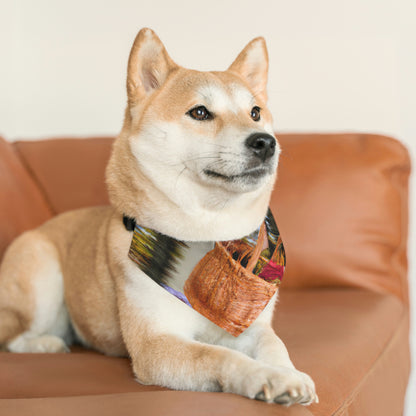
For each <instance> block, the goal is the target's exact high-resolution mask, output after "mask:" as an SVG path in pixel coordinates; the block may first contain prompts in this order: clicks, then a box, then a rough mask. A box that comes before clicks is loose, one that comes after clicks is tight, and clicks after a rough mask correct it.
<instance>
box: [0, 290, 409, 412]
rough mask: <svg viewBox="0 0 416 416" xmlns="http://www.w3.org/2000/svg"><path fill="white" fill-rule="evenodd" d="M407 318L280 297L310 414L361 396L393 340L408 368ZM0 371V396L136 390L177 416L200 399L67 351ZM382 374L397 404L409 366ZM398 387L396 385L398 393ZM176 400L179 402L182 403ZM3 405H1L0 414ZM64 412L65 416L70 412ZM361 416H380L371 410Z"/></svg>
mask: <svg viewBox="0 0 416 416" xmlns="http://www.w3.org/2000/svg"><path fill="white" fill-rule="evenodd" d="M405 319H406V311H405V307H404V306H403V305H402V304H401V302H400V301H399V300H398V299H397V298H396V297H394V296H391V295H381V294H376V293H371V292H367V291H363V290H348V289H347V290H346V289H315V290H293V291H292V290H287V291H286V292H284V293H282V294H281V296H280V302H279V305H278V307H277V309H276V319H275V322H274V328H275V330H276V332H277V333H278V334H279V336H280V337H281V338H282V340H283V341H284V342H285V343H286V346H287V347H288V350H289V351H290V354H291V357H292V360H293V362H294V364H295V366H296V367H297V368H299V369H300V370H302V371H305V372H307V373H308V374H310V375H311V377H312V378H313V379H314V380H315V383H316V387H317V392H318V395H319V397H320V403H319V404H317V405H316V404H314V405H312V406H310V407H308V408H307V411H308V412H310V413H311V414H314V415H331V414H334V413H335V412H336V411H337V410H338V409H340V408H343V407H345V406H346V405H347V404H348V403H349V401H350V400H352V397H351V395H352V394H354V395H356V394H358V393H359V391H360V389H361V387H360V386H361V384H362V383H363V381H365V380H366V378H367V377H368V374H371V373H372V371H373V368H374V367H375V366H376V365H377V363H378V360H379V358H380V356H382V355H383V354H385V352H384V350H385V348H386V346H387V345H389V344H391V343H392V340H393V339H395V338H396V344H394V347H393V348H390V350H389V351H388V355H389V357H390V359H391V358H392V359H393V361H394V362H403V364H406V363H407V360H405V357H408V349H407V348H408V347H407V339H406V337H407V332H406V331H405V332H403V331H401V332H398V328H400V327H401V325H402V324H403V323H404V324H405V323H406V322H405ZM397 341H399V342H398V343H397ZM0 368H1V369H2V371H1V372H0V398H2V399H6V398H9V399H12V398H24V397H25V398H36V397H37V398H40V397H63V396H65V397H68V396H69V397H71V396H80V395H88V396H95V397H96V400H94V401H95V402H97V401H100V400H101V399H98V397H97V395H106V394H117V396H115V397H116V399H115V402H114V404H113V405H112V406H113V407H112V408H113V409H116V408H117V406H119V405H118V404H117V401H118V400H120V401H121V402H120V403H123V402H124V400H125V396H123V395H121V394H120V393H127V392H138V393H140V394H141V396H140V397H144V396H143V393H145V392H149V391H152V394H153V396H154V400H156V401H163V402H165V403H169V402H170V401H172V403H174V404H172V406H173V407H175V406H176V408H177V409H178V410H177V413H178V414H179V410H180V411H181V413H182V415H194V414H195V413H192V412H191V409H192V406H190V405H191V404H192V403H194V404H195V403H197V402H198V401H199V400H200V398H199V395H195V394H194V393H189V392H187V393H185V392H172V393H170V394H169V395H166V394H165V393H166V392H165V391H164V390H165V389H162V388H160V387H157V386H143V385H140V384H138V383H136V382H135V381H134V379H133V374H132V372H131V368H130V364H129V361H128V360H127V359H123V358H111V357H105V356H103V355H100V354H98V353H95V352H90V351H86V350H79V349H78V351H77V352H74V353H72V354H38V355H33V354H10V353H2V354H0ZM383 373H384V374H383V377H382V379H385V378H386V377H387V376H388V375H389V374H390V373H391V374H392V375H395V379H394V380H395V381H394V385H393V386H392V385H391V383H385V382H380V379H375V380H372V383H373V384H374V385H376V386H377V387H378V390H379V391H380V393H381V394H382V395H384V397H386V400H387V397H388V394H391V396H393V397H396V398H397V399H396V400H398V401H399V403H400V400H402V399H403V394H404V389H403V387H405V385H406V382H407V375H408V367H407V366H406V365H402V366H401V368H400V371H397V370H395V369H394V366H393V367H390V366H388V367H387V368H385V370H384V371H383ZM395 386H400V388H399V389H397V387H396V390H395ZM391 388H393V390H391ZM178 396H179V397H181V398H182V400H183V401H184V402H183V403H182V404H181V400H180V399H179V398H178ZM222 396H223V394H222V393H216V394H213V401H212V403H217V398H218V400H222ZM99 397H101V396H99ZM129 397H133V396H129ZM132 400H133V401H134V399H132ZM148 400H149V399H148V398H146V400H144V401H143V402H142V401H140V403H141V406H148V407H149V408H151V409H157V407H156V408H155V407H154V406H155V405H154V403H153V404H152V402H153V400H151V401H150V402H149V403H148ZM380 400H382V398H381V399H380ZM388 400H390V398H389V399H388ZM2 403H3V401H0V414H2V413H1V409H2ZM12 403H16V402H12ZM35 403H36V402H35ZM53 403H59V401H57V402H53ZM75 403H77V402H75ZM244 403H246V404H247V405H248V408H247V410H248V409H249V408H251V407H250V406H251V405H250V404H249V403H247V400H246V399H244V398H242V397H237V398H236V397H233V399H232V401H231V402H227V401H226V402H224V404H223V405H224V406H225V407H226V408H228V409H229V411H232V409H233V406H237V408H238V407H239V406H243V407H244ZM366 403H368V402H367V401H366ZM3 405H4V404H3ZM6 405H7V401H6ZM120 405H121V404H120ZM92 406H93V407H94V406H97V404H96V403H95V404H92ZM109 406H111V405H110V404H109ZM152 406H153V407H152ZM256 406H257V405H256ZM377 406H379V404H376V403H374V404H371V402H370V403H369V404H367V408H368V409H369V410H371V409H372V408H374V409H377V408H378V407H377ZM262 407H263V410H264V411H267V410H268V409H269V407H270V406H268V405H267V404H261V406H260V408H262ZM272 407H274V410H273V411H274V412H275V413H273V414H277V415H281V414H282V415H284V414H291V413H284V412H281V409H282V408H281V407H280V406H277V405H275V406H272ZM296 407H297V408H298V409H299V410H298V412H299V413H294V414H296V415H297V414H299V415H301V414H309V413H304V410H303V409H304V408H302V407H301V406H296ZM69 408H71V406H69ZM260 408H259V409H260ZM253 409H255V408H253ZM142 410H144V409H143V408H142ZM152 411H153V410H152ZM155 411H156V410H155ZM63 414H69V411H68V413H63ZM146 414H153V413H151V412H150V413H146ZM154 414H157V413H154ZM172 414H176V413H172ZM224 414H227V413H224ZM243 414H245V413H243ZM247 414H251V413H250V412H248V413H247ZM253 414H255V413H253ZM266 414H267V413H266ZM357 414H359V413H357ZM366 414H368V415H372V414H379V413H371V412H370V411H369V412H368V413H366ZM393 414H395V413H390V415H393ZM397 414H399V413H397Z"/></svg>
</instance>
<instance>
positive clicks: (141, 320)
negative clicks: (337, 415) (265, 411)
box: [119, 298, 315, 404]
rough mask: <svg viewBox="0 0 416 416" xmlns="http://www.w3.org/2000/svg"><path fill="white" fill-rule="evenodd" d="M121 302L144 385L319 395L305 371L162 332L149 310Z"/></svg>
mask: <svg viewBox="0 0 416 416" xmlns="http://www.w3.org/2000/svg"><path fill="white" fill-rule="evenodd" d="M119 301H120V298H119ZM120 306H122V307H120V310H119V312H120V322H121V328H122V333H123V339H124V341H125V343H126V346H127V349H128V351H129V354H130V356H131V359H132V364H133V369H134V372H135V375H136V377H137V379H138V381H140V382H141V383H144V384H158V385H162V386H165V387H169V388H172V389H183V390H196V391H220V390H222V391H224V392H229V393H236V394H240V395H242V396H246V397H249V398H257V399H260V400H264V401H267V402H273V401H275V402H278V403H284V404H290V403H294V402H300V403H303V404H309V403H311V402H312V401H313V400H314V398H315V397H314V395H313V391H312V390H309V389H308V384H307V382H306V379H305V376H304V375H303V373H300V372H298V371H296V370H294V369H291V368H287V367H284V366H279V367H271V366H269V365H265V364H263V363H260V362H258V361H256V360H254V359H252V358H250V357H248V356H247V355H245V354H243V353H242V352H239V351H234V350H231V349H229V348H226V347H223V346H218V345H210V344H204V343H201V342H197V341H193V340H190V339H187V338H186V337H185V336H180V335H176V334H174V333H168V332H167V331H165V332H162V331H160V330H156V329H155V327H157V322H154V320H153V321H152V319H150V318H149V317H148V316H146V315H147V314H148V311H146V312H144V311H143V310H140V308H136V307H135V306H134V304H133V303H131V302H129V301H128V299H126V298H124V299H121V304H120ZM190 312H192V313H195V312H193V311H190ZM157 318H160V317H159V316H157V317H156V319H157ZM152 322H153V323H152Z"/></svg>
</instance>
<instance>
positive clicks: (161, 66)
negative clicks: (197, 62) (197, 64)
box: [127, 28, 178, 105]
mask: <svg viewBox="0 0 416 416" xmlns="http://www.w3.org/2000/svg"><path fill="white" fill-rule="evenodd" d="M177 67H178V66H177V65H176V64H175V63H174V62H173V61H172V59H171V58H170V56H169V55H168V53H167V52H166V49H165V47H164V46H163V43H162V42H161V40H160V39H159V38H158V36H157V35H156V34H155V32H153V30H151V29H148V28H144V29H142V30H141V31H140V32H139V33H138V34H137V36H136V39H135V40H134V43H133V47H132V48H131V51H130V57H129V63H128V69H127V95H128V99H129V104H131V105H134V104H136V103H137V102H138V101H139V100H140V99H143V98H145V97H146V96H147V95H149V94H151V93H152V92H154V91H155V90H156V89H158V88H160V87H161V86H162V84H163V83H164V82H165V81H166V79H167V77H168V75H169V73H170V72H171V71H173V70H174V69H176V68H177Z"/></svg>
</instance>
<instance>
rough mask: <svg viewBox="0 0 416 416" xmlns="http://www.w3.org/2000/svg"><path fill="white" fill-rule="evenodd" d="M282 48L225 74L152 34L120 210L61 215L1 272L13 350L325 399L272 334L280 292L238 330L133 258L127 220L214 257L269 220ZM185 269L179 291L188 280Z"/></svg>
mask: <svg viewBox="0 0 416 416" xmlns="http://www.w3.org/2000/svg"><path fill="white" fill-rule="evenodd" d="M267 71H268V56H267V50H266V45H265V41H264V40H263V39H262V38H256V39H254V40H252V41H251V42H250V43H249V44H248V45H247V46H246V47H245V49H244V50H243V51H242V52H241V53H240V54H239V56H238V57H237V58H236V60H235V61H234V62H233V63H232V65H231V66H230V67H229V68H228V70H226V71H223V72H199V71H195V70H189V69H185V68H183V67H180V66H178V65H177V64H176V63H175V62H174V61H173V60H172V59H171V58H170V57H169V55H168V53H167V52H166V50H165V48H164V46H163V44H162V42H161V41H160V40H159V38H158V37H157V36H156V35H155V33H154V32H153V31H152V30H150V29H143V30H141V31H140V32H139V34H138V35H137V37H136V39H135V41H134V44H133V47H132V50H131V53H130V57H129V62H128V73H127V95H128V105H127V109H126V112H125V120H124V124H123V127H122V130H121V133H120V135H119V137H118V138H117V139H116V141H115V142H114V145H113V150H112V155H111V159H110V161H109V164H108V167H107V171H106V180H107V184H108V191H109V195H110V201H111V206H107V207H94V208H87V209H80V210H77V211H71V212H67V213H64V214H61V215H59V216H57V217H55V218H53V219H51V220H50V221H48V222H47V223H45V224H44V225H42V226H40V227H39V228H38V229H36V230H33V231H29V232H25V233H24V234H22V235H21V236H19V237H18V238H17V239H16V240H15V241H14V242H13V243H12V244H11V246H10V247H9V248H8V250H7V252H6V254H5V257H4V260H3V263H2V265H1V269H0V344H2V345H3V346H4V347H5V348H6V349H7V350H8V351H11V352H65V351H68V347H67V346H68V345H70V344H71V342H72V341H73V340H74V339H75V340H77V341H78V342H81V343H82V344H84V345H85V346H87V347H91V348H94V349H96V350H98V351H101V352H103V353H105V354H109V355H116V356H125V355H128V356H129V357H130V358H131V361H132V366H133V371H134V374H135V376H136V377H137V380H138V381H139V382H140V383H144V384H159V385H162V386H166V387H169V388H172V389H184V390H197V391H224V392H231V393H236V394H240V395H243V396H246V397H249V398H256V399H259V400H263V401H267V402H276V403H281V404H286V405H290V404H293V403H301V404H304V405H307V404H310V403H312V402H314V401H317V400H318V398H317V395H316V393H315V387H314V383H313V381H312V380H311V378H310V377H309V376H308V375H306V374H304V373H302V372H300V371H298V370H296V369H295V367H294V366H293V364H292V362H291V360H290V358H289V355H288V352H287V350H286V348H285V346H284V344H283V342H282V341H281V340H280V339H279V338H278V337H277V335H276V334H275V333H274V332H273V330H272V328H271V325H270V323H271V319H272V314H273V309H274V303H275V300H276V296H273V298H272V299H271V301H270V302H269V303H268V305H267V306H266V308H265V309H264V310H263V312H262V313H261V314H260V315H259V317H258V318H257V319H256V321H255V322H254V323H253V324H252V325H251V326H250V327H249V328H248V329H247V330H246V331H244V332H243V333H242V334H241V335H239V336H238V337H233V336H232V335H230V334H229V333H227V332H226V331H224V330H223V329H221V328H220V327H218V326H217V325H215V324H213V323H212V322H211V321H210V320H208V319H206V318H205V317H203V316H202V315H200V314H199V313H198V312H196V311H194V310H193V309H192V308H189V307H188V306H187V305H185V304H184V303H182V302H181V301H179V300H178V299H176V298H175V297H173V296H171V295H170V294H169V293H167V292H166V291H165V290H163V289H162V288H161V287H160V286H158V285H157V284H155V282H154V281H153V280H151V279H149V278H148V277H147V276H146V275H145V274H144V273H143V272H142V271H141V270H140V269H139V268H138V267H136V265H135V264H134V263H133V262H132V261H131V260H130V259H129V258H128V256H127V254H128V252H129V247H130V243H131V239H132V233H131V231H129V230H127V229H126V227H125V226H124V224H123V215H124V216H127V217H129V218H134V219H135V220H136V221H137V223H139V224H140V225H143V226H145V227H149V228H151V229H154V230H157V231H158V232H160V233H164V234H165V235H168V236H171V237H174V238H176V239H178V240H183V241H186V242H187V243H188V244H189V246H190V247H191V248H192V250H195V251H196V252H206V251H207V250H209V247H210V243H211V242H212V241H224V240H233V239H238V238H241V237H242V236H245V235H247V234H249V233H251V232H253V230H255V229H256V228H257V227H259V225H260V224H261V223H262V221H263V219H264V218H265V215H266V212H267V209H268V203H269V198H270V194H271V191H272V187H273V184H274V181H275V177H276V168H277V163H278V156H279V145H278V143H277V141H276V139H275V138H274V136H273V128H272V117H271V114H270V112H269V111H268V109H267V106H266V103H267V93H266V82H267ZM186 277H187V276H186V275H185V274H183V273H181V270H179V271H178V272H177V273H176V274H175V276H174V278H173V282H172V285H173V286H175V287H177V288H181V287H183V284H184V281H185V279H186Z"/></svg>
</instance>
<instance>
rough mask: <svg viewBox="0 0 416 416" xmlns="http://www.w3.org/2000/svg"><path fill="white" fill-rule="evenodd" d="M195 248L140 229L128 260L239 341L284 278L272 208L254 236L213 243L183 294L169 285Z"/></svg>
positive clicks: (279, 242) (189, 244)
mask: <svg viewBox="0 0 416 416" xmlns="http://www.w3.org/2000/svg"><path fill="white" fill-rule="evenodd" d="M125 224H126V223H125ZM126 228H127V226H126ZM191 245H192V242H189V243H187V242H185V241H179V240H176V239H174V238H172V237H168V236H166V235H164V234H161V233H159V232H157V231H155V230H152V229H150V228H145V227H141V226H140V225H137V224H136V225H135V227H134V233H133V238H132V241H131V245H130V251H129V257H130V259H131V260H133V261H134V262H135V263H136V264H137V265H138V266H139V267H140V269H141V270H142V271H143V272H144V273H145V274H147V276H149V277H150V278H151V279H152V280H154V281H155V282H156V283H157V284H158V285H160V286H161V287H163V288H164V289H165V290H166V291H168V292H169V293H171V294H172V295H174V296H176V297H177V298H178V299H180V300H181V301H182V302H184V303H186V304H187V305H188V306H190V307H191V308H193V309H195V310H196V311H198V312H199V313H200V314H202V315H203V316H205V317H206V318H208V319H210V320H211V321H212V322H214V323H215V324H216V325H218V326H220V327H221V328H223V329H225V330H226V331H227V332H229V333H230V334H232V335H234V336H238V335H239V334H241V333H242V332H243V331H244V330H245V329H247V328H248V327H249V326H250V325H251V324H252V323H253V322H254V320H255V319H256V318H257V317H258V316H259V314H260V313H261V311H262V310H263V309H264V308H265V307H266V305H267V303H268V302H269V300H270V299H271V297H272V296H273V295H274V294H275V292H276V290H277V288H278V286H279V285H280V282H281V280H282V277H283V272H284V269H285V265H286V257H285V250H284V247H283V243H282V240H281V238H280V234H279V230H278V228H277V226H276V222H275V220H274V218H273V215H272V213H271V211H270V209H269V210H268V213H267V215H266V218H265V219H264V222H263V223H262V225H261V226H260V227H259V228H258V229H257V230H256V231H254V232H253V233H251V234H250V235H248V236H246V237H243V238H241V239H239V240H231V241H217V242H212V247H213V248H212V249H211V250H210V251H208V252H206V254H204V255H202V257H201V256H199V258H198V259H197V260H196V261H197V262H196V261H195V259H193V261H194V262H195V264H196V266H195V267H193V269H192V271H191V273H190V275H189V276H188V278H187V280H186V281H185V284H184V287H183V288H182V290H177V288H176V289H174V288H173V287H171V286H170V285H169V281H170V280H171V281H172V278H173V276H174V274H175V273H176V272H177V269H178V268H180V266H181V262H185V258H186V256H187V252H188V255H189V254H191V248H190V247H191ZM188 260H189V259H188ZM198 260H199V261H198Z"/></svg>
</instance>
